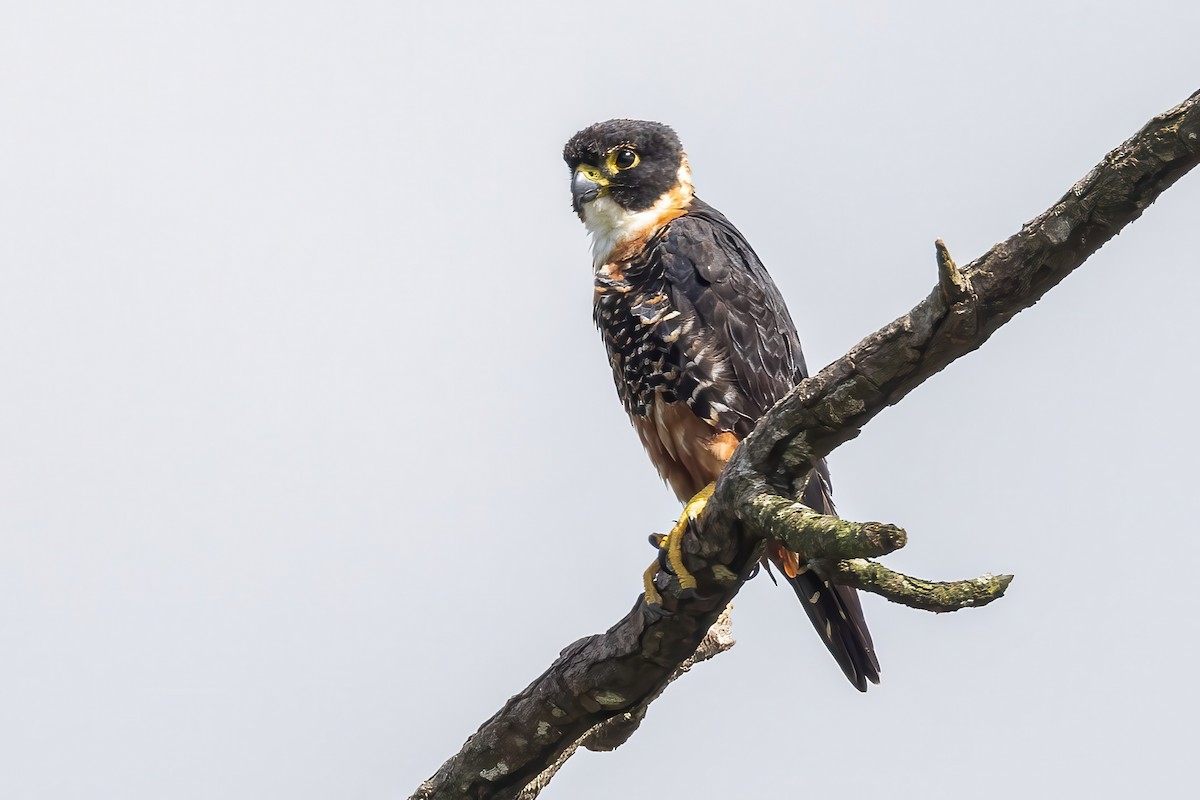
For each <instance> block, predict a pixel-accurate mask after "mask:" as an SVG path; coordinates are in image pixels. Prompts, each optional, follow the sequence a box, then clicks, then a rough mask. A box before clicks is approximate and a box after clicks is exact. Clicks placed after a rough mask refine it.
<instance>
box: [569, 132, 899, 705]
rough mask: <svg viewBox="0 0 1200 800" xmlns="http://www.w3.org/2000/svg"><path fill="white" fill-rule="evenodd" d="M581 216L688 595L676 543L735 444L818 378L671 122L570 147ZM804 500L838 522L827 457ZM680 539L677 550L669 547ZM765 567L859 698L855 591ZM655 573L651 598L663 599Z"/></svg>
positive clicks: (613, 349) (780, 561) (860, 638)
mask: <svg viewBox="0 0 1200 800" xmlns="http://www.w3.org/2000/svg"><path fill="white" fill-rule="evenodd" d="M563 158H564V159H565V160H566V162H567V166H568V167H569V168H570V170H571V194H572V197H573V207H574V209H575V213H576V214H578V215H579V218H580V219H581V220H583V222H584V224H585V225H586V226H587V229H588V232H589V233H590V234H591V236H592V254H593V268H594V273H595V308H594V316H595V321H596V325H597V326H598V327H599V328H600V332H601V334H602V335H603V338H604V343H605V345H606V346H607V348H608V355H609V360H610V362H611V364H612V370H613V377H614V378H615V379H616V383H617V391H618V393H619V394H620V396H621V400H622V402H623V403H624V404H625V410H626V411H627V412H628V413H629V417H630V419H631V420H632V421H633V425H634V427H635V428H636V429H637V432H638V436H639V437H640V438H641V440H642V444H643V445H645V447H646V451H647V452H648V453H649V454H650V459H651V460H652V461H653V462H654V466H655V467H656V468H657V469H658V472H659V474H660V475H662V477H663V480H665V481H666V482H667V483H668V484H670V486H671V488H672V489H673V490H674V491H675V494H676V495H677V496H678V497H679V499H680V500H681V501H685V502H688V501H689V499H691V501H692V502H689V503H688V511H687V512H685V514H684V515H683V516H682V517H681V518H680V524H679V525H677V526H676V529H675V531H674V532H673V534H674V535H673V536H669V537H668V545H666V546H667V547H670V545H671V544H674V550H673V551H672V552H671V554H670V557H669V559H668V560H669V561H670V563H671V566H672V568H673V571H674V572H675V574H676V575H677V576H678V577H679V580H680V584H681V586H684V587H688V586H694V585H695V582H694V578H692V576H690V575H688V574H687V573H686V570H684V569H683V563H682V558H681V556H680V554H679V550H678V540H679V538H680V537H679V535H678V534H680V533H681V531H682V529H683V527H684V526H685V525H686V520H687V518H688V516H689V513H690V514H691V515H692V516H693V517H694V515H695V514H696V513H697V512H696V510H695V509H697V508H699V509H702V508H703V501H704V500H705V499H706V498H707V493H708V492H711V484H712V482H713V481H715V480H716V478H717V476H718V475H719V474H720V472H721V469H722V467H723V466H724V464H725V462H726V460H728V459H729V457H730V455H732V453H733V450H734V448H735V447H737V445H738V442H739V441H740V440H741V439H743V438H744V437H745V436H747V435H748V434H749V433H750V431H751V430H753V428H754V425H755V423H756V422H757V421H758V420H759V418H760V417H761V416H762V415H763V414H764V413H766V411H767V410H768V409H769V408H771V406H772V405H774V404H775V402H776V401H777V400H779V399H780V398H781V397H783V396H784V394H786V393H787V392H788V390H789V389H791V388H792V386H794V385H795V384H796V382H797V381H799V380H800V379H802V378H804V377H806V376H807V372H806V369H805V365H804V356H803V355H802V354H801V351H800V339H799V336H798V335H797V333H796V327H795V325H794V324H793V323H792V318H791V316H790V315H789V314H788V310H787V307H786V306H785V305H784V302H783V298H782V297H780V295H779V290H778V289H776V288H775V284H774V282H772V280H771V277H770V276H769V275H768V274H767V270H766V268H765V267H764V266H763V265H762V262H761V261H759V259H758V256H757V255H755V253H754V250H753V249H751V247H750V245H749V243H747V241H746V239H745V238H744V237H743V236H742V234H741V233H739V232H738V230H737V228H735V227H733V225H732V224H731V223H730V222H729V220H727V219H725V217H724V216H723V215H722V214H721V213H720V212H719V211H717V210H716V209H715V208H713V207H712V206H710V205H708V204H707V203H705V202H703V201H702V200H700V199H699V198H698V197H696V195H695V192H694V191H693V188H692V180H691V170H690V168H689V166H688V160H687V155H686V154H685V153H684V152H683V147H682V145H681V144H680V142H679V137H678V136H676V135H675V132H674V131H673V130H671V128H669V127H667V126H666V125H662V124H660V123H657V122H644V121H638V120H610V121H608V122H600V123H597V124H595V125H592V126H590V127H588V128H584V129H583V130H581V131H580V132H579V133H577V134H575V136H573V137H572V138H571V140H570V141H569V142H567V145H566V147H565V148H564V149H563ZM800 499H801V501H802V502H803V503H804V504H805V505H807V506H809V507H811V508H813V509H814V510H816V511H819V512H821V513H825V514H833V513H834V508H833V501H832V499H831V497H830V484H829V472H828V469H827V468H826V466H825V463H824V462H823V461H822V462H821V463H820V464H818V465H817V468H816V469H815V470H814V471H813V474H812V475H811V476H810V478H809V480H808V481H807V484H806V485H805V488H804V490H803V492H802V494H801V498H800ZM672 539H673V540H674V542H672ZM766 555H767V557H768V558H769V559H770V562H771V563H773V564H774V565H775V567H776V568H777V569H778V570H779V572H780V573H781V574H782V575H783V576H784V578H785V579H786V580H787V581H788V583H790V584H791V586H792V588H793V589H794V590H795V592H796V595H797V596H798V597H799V598H800V602H801V604H802V605H803V606H804V610H805V611H806V612H808V617H809V619H810V620H811V621H812V623H813V626H814V627H815V628H816V629H817V632H818V633H819V634H820V635H821V638H822V639H823V640H824V641H825V644H826V646H827V647H828V648H829V651H830V652H831V653H833V656H834V658H836V659H837V662H838V664H839V665H840V666H841V668H842V670H843V671H844V672H845V673H846V677H847V678H849V679H850V682H851V683H853V684H854V685H855V686H856V687H857V688H858V689H859V690H860V691H866V688H867V682H868V681H871V682H874V683H878V682H879V662H878V661H877V660H876V658H875V651H874V648H873V646H872V644H871V635H870V633H869V632H868V631H867V626H866V622H865V621H864V620H863V615H862V606H861V605H860V603H859V600H858V595H857V593H856V592H855V591H854V590H853V589H850V588H847V587H844V586H834V585H831V584H830V583H829V582H828V581H827V580H826V579H825V578H824V577H822V575H820V574H819V572H818V570H817V568H815V567H809V566H807V565H803V564H800V563H799V559H798V558H797V556H796V554H795V553H792V552H790V551H788V550H787V549H786V548H785V547H784V546H783V545H782V544H781V543H780V542H777V541H771V542H769V543H768V545H767V551H766ZM656 570H657V565H654V566H652V568H651V570H650V571H648V573H647V580H646V594H647V602H648V603H654V602H656V601H660V598H659V597H658V595H657V591H656V590H655V588H654V585H653V575H654V572H655V571H656Z"/></svg>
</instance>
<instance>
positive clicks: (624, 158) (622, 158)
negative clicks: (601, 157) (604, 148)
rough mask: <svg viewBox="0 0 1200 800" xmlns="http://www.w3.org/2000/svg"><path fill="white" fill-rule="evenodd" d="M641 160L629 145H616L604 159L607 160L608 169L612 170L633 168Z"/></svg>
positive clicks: (619, 170) (618, 170)
mask: <svg viewBox="0 0 1200 800" xmlns="http://www.w3.org/2000/svg"><path fill="white" fill-rule="evenodd" d="M641 160H642V159H641V158H640V157H639V156H638V154H637V151H635V150H633V149H632V148H629V147H618V148H617V149H615V150H613V151H612V152H611V153H609V154H608V158H606V159H605V161H607V162H608V168H609V170H610V171H612V172H621V171H622V170H626V169H633V168H634V167H636V166H637V165H638V162H639V161H641Z"/></svg>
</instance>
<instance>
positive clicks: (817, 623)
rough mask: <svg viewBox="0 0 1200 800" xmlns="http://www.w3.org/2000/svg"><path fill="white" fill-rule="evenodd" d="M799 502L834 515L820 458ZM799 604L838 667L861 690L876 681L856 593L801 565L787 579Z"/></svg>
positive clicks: (876, 665) (875, 664) (874, 660)
mask: <svg viewBox="0 0 1200 800" xmlns="http://www.w3.org/2000/svg"><path fill="white" fill-rule="evenodd" d="M801 502H803V503H804V504H805V505H806V506H808V507H809V508H811V509H813V510H814V511H819V512H821V513H822V514H836V513H837V510H836V509H835V508H834V506H833V497H832V493H831V490H830V486H829V469H828V467H826V466H825V462H824V461H822V462H821V463H820V464H818V465H817V469H816V470H814V472H813V473H810V479H809V480H808V483H807V485H806V486H805V487H804V491H803V492H802V493H801ZM784 577H785V578H786V579H787V582H788V583H790V584H791V585H792V589H794V590H795V592H796V596H797V597H798V598H800V605H802V606H804V611H805V613H807V614H808V618H809V620H810V621H811V622H812V624H813V627H814V628H816V629H817V634H818V635H819V636H820V637H821V640H822V641H823V642H825V646H826V647H828V648H829V652H830V653H832V654H833V657H834V659H835V660H836V661H837V663H838V666H840V667H841V668H842V672H844V673H846V677H847V678H848V679H849V680H850V682H851V683H852V684H854V686H855V688H856V689H858V690H859V691H860V692H865V691H866V690H867V681H870V682H871V683H879V659H877V658H876V657H875V645H874V644H873V643H872V642H871V632H870V631H868V630H867V621H866V620H865V619H864V618H863V612H862V603H860V602H859V599H858V592H857V591H855V590H854V589H852V588H850V587H848V586H834V585H833V584H831V583H829V581H827V580H825V579H824V578H823V577H821V576H820V575H819V574H817V571H816V570H814V569H810V568H808V567H806V566H804V565H801V566H800V570H799V572H798V574H797V575H796V577H794V578H789V577H787V574H786V573H785V574H784Z"/></svg>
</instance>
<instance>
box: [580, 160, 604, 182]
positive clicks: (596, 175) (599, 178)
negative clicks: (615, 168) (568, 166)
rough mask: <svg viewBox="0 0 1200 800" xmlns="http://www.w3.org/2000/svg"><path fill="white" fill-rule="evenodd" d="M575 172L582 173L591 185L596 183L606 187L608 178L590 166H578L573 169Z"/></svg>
mask: <svg viewBox="0 0 1200 800" xmlns="http://www.w3.org/2000/svg"><path fill="white" fill-rule="evenodd" d="M575 171H576V172H582V173H583V176H584V177H585V178H587V179H588V180H589V181H592V182H593V183H598V184H600V185H601V186H607V185H608V178H605V177H604V176H603V175H601V174H600V170H599V169H598V168H596V167H593V166H592V165H591V164H580V165H579V166H578V167H576V168H575Z"/></svg>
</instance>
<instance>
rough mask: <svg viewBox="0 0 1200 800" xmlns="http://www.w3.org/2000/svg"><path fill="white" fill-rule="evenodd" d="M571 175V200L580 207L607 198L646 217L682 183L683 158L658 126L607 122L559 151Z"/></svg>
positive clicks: (665, 129) (579, 211)
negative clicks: (646, 211) (646, 214)
mask: <svg viewBox="0 0 1200 800" xmlns="http://www.w3.org/2000/svg"><path fill="white" fill-rule="evenodd" d="M563 160H565V161H566V162H567V166H568V167H569V168H570V169H571V196H572V206H573V207H574V209H575V213H576V214H578V215H579V216H580V218H581V219H582V218H583V216H584V212H583V209H584V206H585V205H587V204H588V203H590V202H592V201H593V200H595V199H597V198H600V197H609V198H611V199H612V201H613V202H614V203H616V204H617V205H618V206H620V207H621V208H622V209H624V210H625V211H632V212H637V211H645V210H646V209H648V208H650V207H651V206H653V205H654V204H655V202H656V201H658V200H659V198H661V197H662V196H663V195H665V194H666V193H667V192H669V191H670V190H671V189H673V188H675V187H676V186H677V185H678V184H679V182H680V167H683V166H685V164H686V161H687V159H686V156H685V155H684V153H683V146H682V145H681V144H680V143H679V137H678V136H676V135H675V131H673V130H671V129H670V128H669V127H667V126H666V125H663V124H662V123H661V122H648V121H645V120H637V119H610V120H609V121H608V122H597V123H596V124H595V125H589V126H588V127H586V128H584V129H583V130H581V131H580V132H579V133H577V134H575V135H574V136H572V137H571V141H569V142H567V144H566V147H564V148H563Z"/></svg>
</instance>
